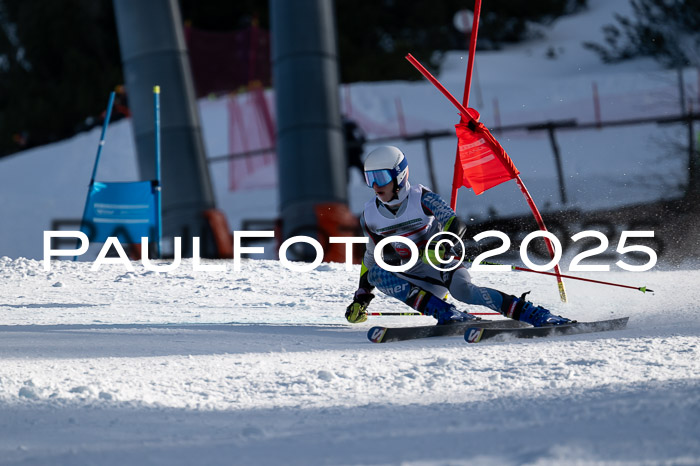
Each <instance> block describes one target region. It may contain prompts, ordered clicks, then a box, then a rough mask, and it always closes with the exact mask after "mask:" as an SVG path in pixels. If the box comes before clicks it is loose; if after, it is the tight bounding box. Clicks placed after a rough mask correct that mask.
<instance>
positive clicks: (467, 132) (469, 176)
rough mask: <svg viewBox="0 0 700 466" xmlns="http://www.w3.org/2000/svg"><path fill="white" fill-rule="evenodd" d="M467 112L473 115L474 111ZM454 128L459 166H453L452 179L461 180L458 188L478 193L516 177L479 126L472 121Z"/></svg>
mask: <svg viewBox="0 0 700 466" xmlns="http://www.w3.org/2000/svg"><path fill="white" fill-rule="evenodd" d="M469 110H470V111H471V112H473V113H476V111H475V110H474V109H469ZM476 118H478V114H477V116H476ZM455 128H456V130H457V138H458V139H459V145H458V153H459V163H458V164H455V168H456V169H457V170H458V173H457V175H458V177H457V176H455V178H456V179H461V180H462V185H464V186H466V187H467V188H472V189H473V190H474V193H475V194H481V193H483V192H484V191H486V190H487V189H490V188H493V187H494V186H496V185H499V184H501V183H503V182H505V181H508V180H512V179H514V178H516V177H517V176H518V174H519V173H520V172H519V171H518V169H517V168H515V165H514V164H513V161H512V160H511V159H510V157H508V154H506V151H505V150H504V149H503V147H502V146H501V145H500V144H499V142H498V141H497V140H496V138H494V137H493V135H492V134H491V132H490V131H489V130H488V128H486V126H484V125H483V123H479V122H477V121H475V120H472V121H470V122H469V123H460V124H458V125H455Z"/></svg>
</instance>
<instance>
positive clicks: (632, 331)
mask: <svg viewBox="0 0 700 466" xmlns="http://www.w3.org/2000/svg"><path fill="white" fill-rule="evenodd" d="M589 5H590V8H589V10H588V11H585V12H582V13H580V14H577V15H573V16H569V17H564V18H560V19H559V20H557V21H556V22H554V23H553V25H552V26H551V27H550V28H547V29H545V32H546V37H545V38H543V39H539V40H536V41H531V42H528V43H526V44H521V45H517V46H514V47H509V48H507V49H506V50H504V51H499V52H488V53H480V54H479V55H477V60H476V67H477V68H476V73H475V80H476V81H475V87H474V88H473V91H472V100H471V103H472V106H474V107H476V108H477V109H478V110H479V111H480V112H481V114H482V119H483V121H484V122H485V123H486V124H487V125H489V126H493V124H494V122H495V117H496V115H495V104H494V99H498V105H499V106H500V117H501V123H502V124H503V125H509V124H520V123H525V122H532V121H546V120H555V119H566V118H577V119H579V121H580V122H590V121H592V119H593V108H592V99H591V83H592V82H593V81H595V82H596V84H597V87H598V89H599V90H600V95H601V105H602V112H603V118H604V119H616V118H635V117H640V116H663V115H675V114H677V113H678V108H677V107H678V101H677V96H676V89H675V82H676V81H675V79H676V75H675V74H674V73H673V72H664V71H660V70H659V69H658V67H657V66H656V65H655V64H654V63H653V62H651V61H650V60H637V61H634V62H630V63H625V64H620V65H616V66H604V65H602V64H600V62H599V61H598V59H597V57H595V56H594V55H593V54H592V52H590V51H586V50H583V49H582V48H581V45H580V44H581V42H582V41H583V40H593V41H602V32H601V29H600V28H601V27H602V26H603V25H604V24H609V23H611V22H613V17H612V14H613V12H621V13H626V12H628V11H629V5H628V4H627V2H626V1H615V2H612V1H604V0H589ZM484 8H486V5H485V6H484ZM550 49H552V50H554V53H555V54H556V56H557V58H556V59H554V60H552V59H550V58H547V57H548V55H550V53H549V52H550ZM418 58H419V59H421V60H425V59H426V57H418ZM465 61H466V56H465V54H464V52H451V53H449V54H447V55H446V57H445V62H444V65H443V69H442V73H441V75H440V79H441V81H442V82H443V83H444V84H445V85H446V86H447V87H448V88H449V89H450V90H452V91H453V92H455V94H457V95H458V97H459V94H458V91H460V90H461V89H462V88H463V79H464V70H465V66H466V63H465ZM684 76H685V77H686V83H687V89H686V91H687V94H686V95H687V96H688V98H692V99H697V98H698V95H700V94H699V93H698V87H697V86H698V82H697V72H696V71H695V70H686V71H685V75H684ZM397 97H399V98H400V99H401V101H402V105H403V110H404V112H405V114H406V129H407V131H408V132H420V131H423V130H445V129H450V128H451V125H453V124H454V123H455V122H456V119H457V116H456V112H455V110H454V109H453V108H452V107H450V105H449V103H448V102H447V101H446V100H445V99H444V98H443V97H442V96H440V95H439V94H438V93H437V91H436V90H435V89H434V88H433V87H432V86H431V85H430V84H428V83H426V82H411V83H406V82H391V83H353V84H351V85H348V86H343V89H342V90H341V100H342V102H343V107H344V110H345V111H346V112H349V113H350V114H351V116H353V117H354V118H356V119H357V120H358V121H359V122H360V123H361V124H364V125H365V126H366V128H365V129H366V130H368V132H369V133H370V134H369V136H370V137H380V136H387V135H389V136H391V135H394V134H397V133H398V128H397V127H396V120H397V114H396V111H397V106H396V99H397ZM267 98H268V100H269V101H272V98H273V94H272V93H271V91H268V93H267ZM229 99H242V101H245V99H248V96H245V95H243V96H226V97H222V98H221V99H215V100H202V101H200V103H199V109H200V115H201V119H202V129H203V136H204V140H205V144H206V149H207V154H208V156H209V157H210V158H211V157H216V156H221V155H224V154H227V153H228V152H229V146H228V143H229V140H228V136H227V134H228V131H229V122H228V118H229V116H228V114H227V103H228V101H229ZM496 136H497V137H498V139H499V141H500V142H501V143H502V144H503V145H504V147H505V148H506V150H507V151H508V152H509V154H510V155H511V157H512V158H513V160H514V162H515V164H516V166H518V168H519V169H520V170H521V172H522V177H523V180H524V181H525V182H526V183H527V186H528V188H529V189H530V191H531V192H532V194H533V196H534V198H535V200H536V202H537V203H538V205H540V208H541V209H542V210H543V214H544V215H545V220H546V219H547V213H548V212H551V211H556V210H559V209H562V208H579V209H584V210H594V209H599V208H610V207H615V206H620V205H628V204H636V203H643V202H650V201H655V200H659V199H667V198H673V197H677V196H679V195H681V194H682V190H681V189H680V187H679V186H681V185H682V184H683V183H684V182H685V180H686V166H685V159H683V158H682V157H681V158H678V157H675V158H673V157H672V156H669V155H668V154H669V153H670V152H673V151H672V150H670V149H669V148H670V147H671V146H672V145H673V144H675V143H676V142H678V141H684V139H683V138H684V137H685V136H686V135H685V133H683V132H682V130H681V129H679V127H673V126H670V127H668V126H664V127H659V126H656V125H645V126H635V127H625V128H608V129H602V130H597V129H596V130H593V129H592V130H586V131H561V132H558V133H557V138H558V140H559V144H560V146H561V148H562V154H563V157H564V171H565V175H566V183H567V187H568V190H569V195H570V200H569V204H568V205H567V206H563V205H561V203H560V201H559V199H558V191H557V190H558V187H557V180H556V176H555V171H554V165H553V163H552V157H551V149H550V148H549V145H548V144H549V143H548V140H547V137H546V134H545V133H539V134H529V133H505V134H503V135H499V134H496ZM98 139H99V129H95V130H93V131H92V132H88V133H83V134H80V135H78V136H76V137H74V138H72V139H70V140H67V141H63V142H61V143H58V144H54V145H51V146H46V147H40V148H35V149H32V150H30V151H26V152H24V153H21V154H17V155H15V156H12V157H8V158H5V159H3V160H0V217H2V218H3V220H4V221H3V222H0V284H1V285H2V287H1V288H0V464H2V465H5V464H7V465H35V464H45V465H82V464H99V465H105V466H110V465H123V464H137V465H151V464H152V465H158V464H168V465H178V464H182V465H191V464H262V465H265V464H270V465H272V464H275V465H276V464H298V465H306V464H406V465H427V464H431V465H432V464H479V465H482V464H483V465H490V464H494V465H495V464H498V465H502V464H503V465H510V464H512V465H520V464H536V465H549V464H551V465H559V464H615V465H627V464H645V465H657V464H659V465H661V464H664V465H666V464H674V465H675V464H681V465H683V464H688V465H690V464H700V384H699V383H698V382H699V380H700V362H699V361H700V354H699V353H700V338H699V337H698V335H700V316H699V313H698V302H700V289H699V288H698V283H700V271H698V270H697V269H696V268H695V267H693V266H692V265H688V264H686V265H685V268H684V269H674V270H669V268H668V266H661V263H660V265H658V266H656V267H654V268H653V269H652V270H650V271H648V272H637V273H634V272H625V271H621V270H620V269H619V268H616V267H614V266H613V267H612V270H613V271H611V272H596V273H576V275H579V276H583V277H587V278H591V279H595V280H603V281H609V282H613V283H619V284H625V285H632V286H634V287H643V286H646V287H648V288H650V289H653V290H655V292H654V293H642V292H640V291H636V290H630V289H622V288H617V287H611V286H603V285H597V284H591V283H584V282H581V281H575V280H570V279H566V280H565V283H566V286H567V291H568V296H569V299H570V303H568V304H562V303H561V302H560V301H559V294H558V290H557V286H556V281H555V280H554V278H552V277H546V276H542V275H536V274H531V273H524V272H507V273H485V272H474V273H473V274H472V275H473V279H474V282H475V283H476V284H478V285H483V286H491V287H494V288H497V289H500V290H502V291H505V292H509V293H512V294H521V293H523V292H525V291H528V290H531V291H532V293H531V294H530V295H529V298H530V299H532V300H533V301H534V302H535V303H537V304H541V305H544V306H546V307H548V308H550V309H552V310H553V311H555V312H556V313H559V314H562V315H564V316H566V317H570V318H573V319H577V320H579V321H592V320H598V319H609V318H615V317H624V316H629V317H630V320H629V324H628V326H627V328H626V329H624V330H618V331H611V332H604V333H597V334H586V335H577V336H567V337H552V338H544V339H537V340H526V341H516V340H511V341H505V342H493V343H491V342H483V343H479V344H475V345H469V344H467V343H466V342H465V341H464V339H463V338H462V337H446V338H433V339H425V340H419V341H408V342H399V343H388V344H373V343H371V342H369V340H368V339H367V336H366V334H367V331H368V329H369V328H370V327H371V326H374V325H388V326H409V325H423V324H430V323H432V322H434V321H433V319H431V318H430V317H423V316H420V317H411V316H405V317H371V318H370V320H369V321H368V322H366V323H363V324H358V325H349V324H348V323H347V322H346V321H345V319H344V316H343V314H344V310H345V307H346V306H347V305H348V304H349V300H350V298H351V296H352V293H353V292H354V290H355V288H356V287H357V280H358V276H359V267H358V266H354V267H353V270H352V271H350V272H348V271H346V270H345V266H344V265H343V264H335V263H331V264H325V263H324V264H322V265H320V266H319V267H318V268H316V269H315V270H313V271H311V272H305V273H300V272H295V271H291V270H289V269H287V268H285V267H284V266H283V265H282V264H281V263H280V262H279V261H276V260H251V259H244V260H243V267H242V270H241V271H234V269H233V264H232V261H230V260H222V261H205V262H204V264H205V265H209V266H220V267H221V266H222V267H223V269H224V270H221V271H209V272H202V271H194V266H193V263H192V260H190V259H185V260H183V263H182V264H181V265H180V266H179V267H178V268H177V269H175V270H174V271H171V272H153V271H149V270H146V269H145V268H144V266H143V265H142V264H140V263H138V262H134V263H133V267H134V270H133V271H129V270H126V269H125V267H123V266H122V265H116V264H115V265H104V266H102V267H101V268H99V269H98V270H95V271H93V270H92V265H93V263H92V262H91V261H90V260H85V259H83V260H82V261H78V262H72V261H54V262H53V263H52V264H51V269H50V270H49V271H45V270H44V264H43V263H42V261H40V259H41V257H42V245H43V241H42V235H43V232H44V231H45V230H48V229H50V228H51V224H52V221H54V220H57V219H73V220H75V219H79V218H80V213H81V212H82V209H83V206H84V201H85V195H86V191H87V183H88V180H89V178H90V171H91V169H92V163H93V160H94V153H95V150H96V148H97V142H98ZM396 143H397V144H400V145H401V146H402V148H404V150H405V151H406V153H407V155H408V157H409V160H410V163H411V180H412V182H416V183H423V184H427V183H428V179H427V178H428V177H427V173H428V170H427V164H426V160H425V157H424V155H423V148H422V142H410V143H409V142H404V141H401V140H400V138H397V141H396ZM371 147H372V145H370V146H368V147H367V149H370V148H371ZM432 148H433V151H434V155H435V163H436V166H437V167H438V169H437V170H436V177H437V180H438V183H437V186H434V187H433V188H434V189H435V190H436V191H438V192H439V193H441V194H443V195H445V196H447V194H448V186H449V181H450V180H451V167H452V160H453V157H454V150H455V140H454V138H444V139H440V140H434V141H433V143H432ZM136 167H137V164H136V159H135V151H134V145H133V134H132V127H131V122H130V121H129V120H122V121H119V122H117V123H115V124H112V125H111V126H110V128H109V131H108V134H107V144H106V146H105V149H104V152H103V156H102V163H101V166H100V170H99V172H98V179H100V180H103V181H128V180H135V179H138V173H137V168H136ZM650 167H653V170H651V171H652V172H653V176H652V177H650V176H649V172H650ZM227 168H228V167H227V164H226V163H224V162H215V163H211V164H210V169H211V174H212V179H213V182H214V188H215V192H216V198H217V207H219V208H220V209H222V210H223V211H224V212H225V213H226V215H227V218H228V220H229V224H230V226H231V228H232V229H241V222H242V221H243V220H245V219H249V218H261V215H262V214H266V215H267V217H268V218H267V219H268V220H273V219H274V218H275V217H276V216H277V205H278V204H277V203H278V200H277V193H276V190H275V189H274V188H270V187H269V181H270V179H274V177H275V176H276V175H275V173H274V170H275V167H274V166H273V165H268V166H267V168H266V169H265V170H267V171H261V172H260V173H255V174H253V175H252V176H251V179H253V180H254V181H255V180H256V179H259V180H261V181H262V182H263V183H261V185H262V184H265V183H267V185H266V187H264V188H263V187H260V188H257V189H252V188H253V187H252V186H249V189H247V190H243V189H241V190H237V191H229V189H228V187H229V182H228V181H229V180H228V175H229V173H228V170H227ZM80 180H83V182H80ZM166 189H167V188H166ZM348 190H349V192H348V195H349V204H350V207H351V209H352V210H353V212H358V211H359V209H360V208H361V206H362V204H363V203H364V202H365V201H366V200H367V198H368V196H369V194H370V192H369V191H368V190H367V188H366V187H364V186H363V185H362V182H361V180H360V176H359V174H358V173H356V172H352V173H351V178H350V184H349V187H348ZM494 210H495V211H497V212H498V213H499V214H504V215H510V214H523V213H526V212H527V211H528V208H527V205H526V204H525V202H524V201H523V200H522V197H521V196H520V194H519V192H518V189H517V187H516V186H515V185H514V183H512V182H511V183H507V184H505V185H502V186H499V187H497V188H494V189H493V190H491V191H489V192H487V193H485V194H484V195H482V196H479V197H478V198H475V197H474V196H473V195H472V194H471V193H470V192H466V190H462V193H461V194H460V204H459V207H458V212H459V214H460V215H461V216H463V217H464V218H469V219H472V218H476V219H483V218H486V217H487V216H488V215H490V213H491V212H493V211H494ZM620 228H624V226H622V225H620ZM610 240H611V241H614V239H613V238H610ZM265 247H266V248H267V249H268V251H267V252H266V254H265V255H263V256H261V257H275V252H274V251H270V250H269V249H270V247H271V244H266V245H265ZM568 260H569V258H567V259H566V260H565V261H564V262H562V266H563V272H564V273H566V272H568V270H566V261H568ZM457 304H458V305H459V307H460V308H461V309H462V310H465V311H472V312H480V311H484V309H476V308H469V307H468V306H466V305H460V304H459V303H457ZM370 310H371V311H387V312H397V311H406V310H407V308H406V307H405V306H404V305H402V304H401V303H398V302H396V301H392V300H391V299H390V298H388V297H386V296H382V295H378V296H377V297H376V298H375V300H374V301H373V302H372V304H371V306H370ZM484 318H485V319H500V318H501V317H500V316H494V315H487V316H484Z"/></svg>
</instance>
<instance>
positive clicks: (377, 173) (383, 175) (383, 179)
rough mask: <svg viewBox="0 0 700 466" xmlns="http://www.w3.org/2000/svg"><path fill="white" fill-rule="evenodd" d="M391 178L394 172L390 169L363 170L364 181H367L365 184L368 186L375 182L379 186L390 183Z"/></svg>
mask: <svg viewBox="0 0 700 466" xmlns="http://www.w3.org/2000/svg"><path fill="white" fill-rule="evenodd" d="M393 179H394V174H393V173H392V171H391V170H387V169H384V170H371V171H368V172H365V181H366V182H367V186H369V187H370V188H371V187H372V186H374V184H375V183H376V184H377V186H379V187H380V188H381V187H382V186H386V185H388V184H389V183H391V180H393Z"/></svg>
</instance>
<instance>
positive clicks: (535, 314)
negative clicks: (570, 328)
mask: <svg viewBox="0 0 700 466" xmlns="http://www.w3.org/2000/svg"><path fill="white" fill-rule="evenodd" d="M528 293H529V291H528V292H527V293H523V294H522V296H520V298H516V297H515V296H514V297H513V301H512V302H511V304H510V306H509V312H508V313H507V314H506V317H510V318H511V319H515V320H519V321H521V322H525V323H527V324H530V325H532V326H533V327H545V326H551V325H562V324H570V323H572V322H576V321H575V320H571V319H567V318H566V317H562V316H557V315H554V314H552V313H551V312H550V311H549V310H548V309H545V308H543V307H542V306H535V305H534V304H532V303H531V302H530V301H527V300H526V299H525V296H526V295H527V294H528Z"/></svg>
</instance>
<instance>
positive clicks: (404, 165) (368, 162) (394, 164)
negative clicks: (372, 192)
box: [365, 146, 408, 189]
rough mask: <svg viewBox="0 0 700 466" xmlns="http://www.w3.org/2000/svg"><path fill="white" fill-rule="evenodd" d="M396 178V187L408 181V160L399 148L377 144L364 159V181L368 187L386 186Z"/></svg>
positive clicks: (398, 187)
mask: <svg viewBox="0 0 700 466" xmlns="http://www.w3.org/2000/svg"><path fill="white" fill-rule="evenodd" d="M394 180H396V187H397V189H400V188H403V187H404V186H405V185H406V182H407V181H408V160H406V156H405V155H403V152H401V149H399V148H398V147H394V146H379V147H377V148H376V149H374V150H373V151H372V152H370V153H369V155H367V158H366V159H365V182H366V183H367V186H369V187H370V188H371V187H372V186H373V185H374V184H375V183H376V184H377V186H386V185H387V184H389V183H391V182H392V181H394Z"/></svg>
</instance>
